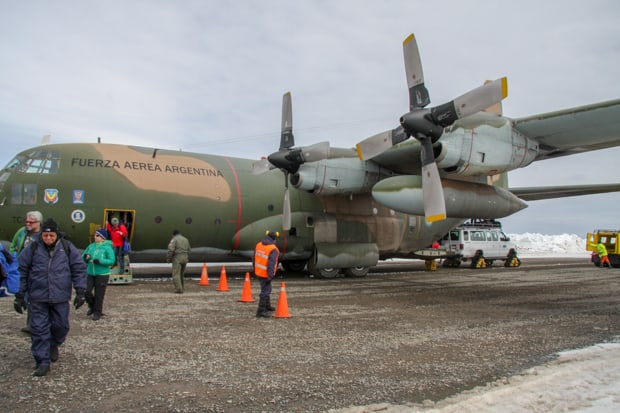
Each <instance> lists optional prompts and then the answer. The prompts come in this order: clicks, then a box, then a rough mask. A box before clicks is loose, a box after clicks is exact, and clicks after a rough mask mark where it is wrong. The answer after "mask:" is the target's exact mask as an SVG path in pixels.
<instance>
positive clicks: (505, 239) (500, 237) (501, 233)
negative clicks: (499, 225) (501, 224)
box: [499, 232, 510, 241]
mask: <svg viewBox="0 0 620 413" xmlns="http://www.w3.org/2000/svg"><path fill="white" fill-rule="evenodd" d="M499 234H500V235H499V239H500V241H510V238H508V236H507V235H506V234H504V233H503V232H500V233H499Z"/></svg>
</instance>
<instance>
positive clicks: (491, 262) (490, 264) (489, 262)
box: [484, 259, 495, 267]
mask: <svg viewBox="0 0 620 413" xmlns="http://www.w3.org/2000/svg"><path fill="white" fill-rule="evenodd" d="M484 261H485V263H486V265H487V267H492V266H493V262H495V260H486V259H485V260H484Z"/></svg>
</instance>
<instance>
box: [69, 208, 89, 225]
mask: <svg viewBox="0 0 620 413" xmlns="http://www.w3.org/2000/svg"><path fill="white" fill-rule="evenodd" d="M85 219H86V214H85V213H84V211H82V210H81V209H76V210H74V211H73V212H72V213H71V221H73V222H75V223H76V224H81V223H82V222H84V220H85Z"/></svg>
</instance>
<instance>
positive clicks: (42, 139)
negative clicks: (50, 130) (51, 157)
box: [41, 135, 52, 145]
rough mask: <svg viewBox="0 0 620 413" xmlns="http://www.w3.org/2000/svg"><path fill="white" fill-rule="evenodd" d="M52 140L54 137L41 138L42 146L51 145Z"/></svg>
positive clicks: (45, 136)
mask: <svg viewBox="0 0 620 413" xmlns="http://www.w3.org/2000/svg"><path fill="white" fill-rule="evenodd" d="M51 139H52V135H43V137H42V138H41V145H47V144H49V143H50V140H51Z"/></svg>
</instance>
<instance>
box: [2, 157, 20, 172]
mask: <svg viewBox="0 0 620 413" xmlns="http://www.w3.org/2000/svg"><path fill="white" fill-rule="evenodd" d="M22 159H23V158H22V157H21V156H17V157H15V158H13V159H12V160H11V162H9V163H8V164H7V166H6V168H5V169H15V167H16V166H17V165H19V164H20V163H21V161H22Z"/></svg>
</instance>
